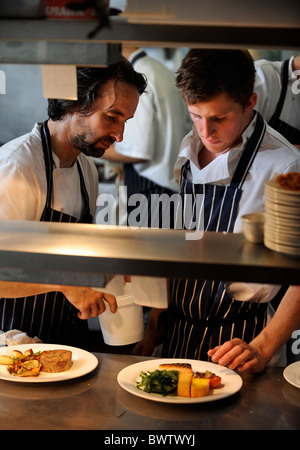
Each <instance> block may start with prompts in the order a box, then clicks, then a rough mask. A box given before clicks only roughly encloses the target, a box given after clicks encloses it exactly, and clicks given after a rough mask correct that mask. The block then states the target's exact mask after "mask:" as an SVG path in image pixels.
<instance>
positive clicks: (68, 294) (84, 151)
mask: <svg viewBox="0 0 300 450" xmlns="http://www.w3.org/2000/svg"><path fill="white" fill-rule="evenodd" d="M77 83H78V100H77V101H70V100H57V99H56V100H49V101H48V115H49V120H48V121H45V122H44V123H42V124H41V123H39V124H36V125H35V127H34V128H33V130H32V131H31V132H30V133H28V134H26V135H24V136H22V137H19V138H17V139H15V140H13V141H11V142H8V143H7V144H5V145H4V146H3V147H2V148H1V151H0V177H1V184H0V219H1V220H37V221H47V222H48V221H50V222H83V223H91V222H92V220H93V214H94V213H95V208H96V198H97V194H98V177H97V173H96V168H95V166H94V162H93V160H92V158H90V157H101V156H102V155H103V153H104V152H105V150H106V149H107V148H108V147H109V146H110V145H111V144H112V143H113V142H115V141H117V142H118V141H121V140H122V138H123V132H124V127H125V122H126V121H127V120H128V119H130V118H131V117H133V115H134V112H135V109H136V107H137V104H138V101H139V95H141V94H142V93H143V92H144V90H145V87H146V82H145V78H144V76H143V75H141V74H139V73H137V72H136V71H135V70H134V69H133V67H132V66H131V65H130V64H129V63H128V62H127V61H126V60H125V59H122V60H121V61H119V62H117V63H115V64H112V65H111V66H109V67H107V68H81V69H77ZM0 297H2V298H1V299H0V329H1V330H3V331H7V330H10V329H18V330H22V331H24V332H26V333H27V334H28V335H29V336H31V337H34V336H37V337H39V338H40V339H41V340H42V341H43V342H50V343H59V344H68V345H73V346H77V347H87V345H88V344H87V339H88V337H87V335H88V327H87V321H86V320H80V319H87V318H89V317H95V316H97V315H99V314H101V313H102V312H103V311H104V310H105V305H104V301H103V299H104V300H106V301H107V302H108V303H109V307H110V309H111V311H112V312H115V311H116V308H117V306H116V299H115V297H114V296H111V295H107V294H105V295H103V294H101V293H100V292H96V291H94V290H92V289H91V288H86V287H73V286H53V285H38V284H29V283H28V284H27V283H14V282H4V281H1V282H0Z"/></svg>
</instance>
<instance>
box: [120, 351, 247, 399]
mask: <svg viewBox="0 0 300 450" xmlns="http://www.w3.org/2000/svg"><path fill="white" fill-rule="evenodd" d="M117 380H118V383H119V385H120V386H121V387H122V388H123V389H125V391H127V392H129V393H131V394H133V395H135V396H137V397H142V398H145V399H147V400H152V401H156V402H163V403H204V402H212V401H215V400H220V399H222V398H226V397H228V396H230V395H233V394H235V393H236V392H238V391H239V390H240V389H241V387H242V385H243V381H242V378H241V377H240V376H239V375H238V374H237V373H235V372H234V371H233V370H230V369H228V368H227V367H222V366H219V365H217V364H214V363H210V362H205V361H198V360H193V359H181V358H168V359H153V360H152V359H151V360H149V361H142V362H139V363H135V364H131V365H130V366H127V367H125V368H124V369H123V370H121V371H120V372H119V374H118V377H117Z"/></svg>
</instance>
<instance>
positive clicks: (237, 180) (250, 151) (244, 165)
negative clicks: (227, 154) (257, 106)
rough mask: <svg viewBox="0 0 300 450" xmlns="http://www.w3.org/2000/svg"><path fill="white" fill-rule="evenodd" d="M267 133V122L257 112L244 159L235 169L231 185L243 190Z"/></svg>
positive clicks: (242, 158) (244, 152)
mask: <svg viewBox="0 0 300 450" xmlns="http://www.w3.org/2000/svg"><path fill="white" fill-rule="evenodd" d="M265 131H266V122H265V121H264V119H263V118H262V116H261V114H260V113H259V112H257V111H256V124H255V128H254V131H253V133H252V135H251V136H250V138H249V140H248V142H247V144H246V147H245V149H244V151H243V154H242V157H241V159H240V161H239V163H238V165H237V167H236V169H235V172H234V174H233V177H232V180H231V183H230V185H231V186H234V187H237V188H241V187H242V185H243V183H244V180H245V178H246V176H247V173H248V171H249V169H250V167H251V165H252V163H253V160H254V158H255V156H256V154H257V152H258V149H259V147H260V145H261V141H262V139H263V137H264V134H265Z"/></svg>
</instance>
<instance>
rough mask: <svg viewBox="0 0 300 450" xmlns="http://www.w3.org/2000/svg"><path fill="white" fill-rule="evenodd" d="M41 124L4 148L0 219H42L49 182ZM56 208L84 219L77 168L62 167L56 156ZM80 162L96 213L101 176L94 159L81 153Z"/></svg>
mask: <svg viewBox="0 0 300 450" xmlns="http://www.w3.org/2000/svg"><path fill="white" fill-rule="evenodd" d="M40 127H41V124H35V126H34V128H33V130H32V131H31V132H30V133H28V134H26V135H24V136H21V137H18V138H16V139H14V140H12V141H10V142H8V143H7V144H5V145H3V146H2V147H1V148H0V179H1V183H0V220H40V218H41V215H42V213H43V210H44V207H45V203H46V195H47V180H46V172H45V162H44V155H43V151H42V141H41V135H40ZM52 155H53V161H54V170H53V192H52V208H53V209H55V210H58V211H61V212H64V213H66V214H69V215H71V216H74V217H76V218H78V219H79V218H80V217H81V212H82V207H83V202H82V194H81V190H80V178H79V174H78V169H77V165H76V164H74V165H73V166H72V167H68V168H60V167H59V165H60V163H59V158H58V157H57V156H56V155H55V154H54V153H53V154H52ZM78 160H79V162H80V164H81V168H82V173H83V176H84V182H85V185H86V189H87V192H88V194H89V202H90V211H91V214H92V215H94V214H95V210H96V199H97V195H98V177H97V171H96V167H95V164H94V162H93V160H92V158H89V157H87V156H85V155H84V154H82V153H81V154H80V155H79V156H78Z"/></svg>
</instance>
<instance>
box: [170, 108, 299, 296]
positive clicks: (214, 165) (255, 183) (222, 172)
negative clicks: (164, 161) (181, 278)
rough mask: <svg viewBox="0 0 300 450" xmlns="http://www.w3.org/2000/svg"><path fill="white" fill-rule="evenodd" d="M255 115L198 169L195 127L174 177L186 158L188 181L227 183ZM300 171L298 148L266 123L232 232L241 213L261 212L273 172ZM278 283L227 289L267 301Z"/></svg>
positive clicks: (230, 285)
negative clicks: (236, 140) (232, 142)
mask: <svg viewBox="0 0 300 450" xmlns="http://www.w3.org/2000/svg"><path fill="white" fill-rule="evenodd" d="M255 124H256V116H255V117H254V118H253V120H252V121H251V123H250V124H249V125H248V127H247V128H246V129H245V130H244V132H243V134H242V143H241V144H240V145H238V146H237V147H235V148H232V149H230V151H228V152H226V153H222V154H220V155H219V156H218V157H217V158H216V159H214V160H213V161H212V162H211V163H210V164H208V165H207V166H206V167H204V168H203V169H200V167H199V164H198V154H199V152H200V151H201V149H202V148H203V144H202V141H201V139H200V138H199V136H198V133H197V131H196V128H195V127H194V128H193V129H192V131H191V132H190V133H189V134H188V135H187V136H186V137H185V139H184V140H183V142H182V146H181V149H180V153H179V157H178V160H177V162H176V166H175V174H176V178H177V179H178V176H179V175H180V170H181V167H182V165H183V164H184V163H185V162H186V160H187V159H189V160H190V168H191V170H190V175H191V178H190V180H189V181H191V182H192V183H201V184H206V183H209V184H219V185H224V186H227V185H229V184H230V182H231V179H232V176H233V174H234V171H235V168H236V166H237V164H238V161H239V158H240V156H241V155H242V152H243V148H244V146H245V144H246V142H247V140H248V139H249V138H250V136H251V134H252V133H253V131H254V127H255ZM287 172H300V152H299V150H297V148H296V147H295V146H293V145H292V144H290V143H289V142H288V141H287V140H286V139H285V138H284V137H283V136H282V135H281V134H279V133H278V132H277V131H275V130H274V129H273V128H271V127H269V126H268V125H267V127H266V132H265V136H264V138H263V141H262V143H261V146H260V148H259V151H258V153H257V155H256V157H255V159H254V161H253V163H252V165H251V167H250V169H249V172H248V175H247V177H246V179H245V181H244V184H243V186H242V191H243V192H242V195H241V199H240V202H239V207H238V212H237V218H236V222H235V225H234V230H233V232H234V233H241V232H242V221H241V216H243V215H244V214H247V213H252V212H259V211H260V212H263V211H264V209H265V205H264V202H265V196H264V184H265V182H266V181H268V180H270V179H272V178H273V177H274V176H275V174H281V173H287ZM278 290H279V286H273V285H262V284H255V283H228V291H229V293H230V294H231V295H232V296H233V298H234V299H235V300H243V301H249V300H251V301H260V302H262V301H270V300H271V299H272V298H273V297H274V295H275V294H276V293H277V292H278Z"/></svg>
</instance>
